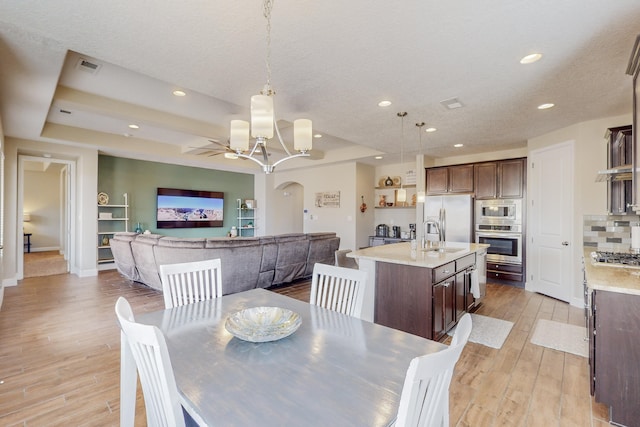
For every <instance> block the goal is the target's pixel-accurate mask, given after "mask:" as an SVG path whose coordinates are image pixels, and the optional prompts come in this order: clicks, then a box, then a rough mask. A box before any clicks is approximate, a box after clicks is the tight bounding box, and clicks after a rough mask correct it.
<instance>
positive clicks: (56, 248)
mask: <svg viewBox="0 0 640 427" xmlns="http://www.w3.org/2000/svg"><path fill="white" fill-rule="evenodd" d="M59 250H60V246H49V247H47V246H44V247H38V248H34V247H33V246H31V252H49V251H59Z"/></svg>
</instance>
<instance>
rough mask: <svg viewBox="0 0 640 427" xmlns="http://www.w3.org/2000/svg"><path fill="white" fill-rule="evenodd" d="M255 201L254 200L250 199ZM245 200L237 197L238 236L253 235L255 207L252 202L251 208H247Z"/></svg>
mask: <svg viewBox="0 0 640 427" xmlns="http://www.w3.org/2000/svg"><path fill="white" fill-rule="evenodd" d="M252 202H253V203H255V201H252ZM246 206H247V201H246V200H242V199H237V209H238V225H237V227H238V237H253V236H255V229H256V227H255V224H256V210H257V209H256V207H255V205H254V204H252V208H248V207H246Z"/></svg>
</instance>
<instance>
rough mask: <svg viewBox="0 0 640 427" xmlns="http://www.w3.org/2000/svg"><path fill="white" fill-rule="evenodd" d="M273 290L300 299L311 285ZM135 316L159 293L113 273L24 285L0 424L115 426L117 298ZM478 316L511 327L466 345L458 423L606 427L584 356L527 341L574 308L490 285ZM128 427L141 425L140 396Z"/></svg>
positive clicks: (8, 325)
mask: <svg viewBox="0 0 640 427" xmlns="http://www.w3.org/2000/svg"><path fill="white" fill-rule="evenodd" d="M276 291H277V292H280V293H283V294H287V295H289V296H291V297H294V298H299V299H302V300H308V298H309V282H303V283H301V284H297V285H294V286H292V287H287V288H279V289H276ZM121 295H122V296H125V297H126V298H127V299H128V300H129V301H130V302H131V305H132V306H133V309H134V312H135V313H142V312H148V311H153V310H158V309H161V308H163V300H162V295H161V294H160V293H159V292H157V291H154V290H152V289H150V288H147V287H145V286H143V285H139V284H131V283H129V282H128V281H126V280H124V279H122V278H121V277H120V275H119V274H118V273H116V272H114V271H109V272H101V273H100V274H99V275H98V277H89V278H77V277H75V276H71V275H68V274H63V275H57V276H49V277H37V278H31V279H25V280H23V281H22V282H21V283H20V285H19V286H17V287H11V288H7V289H5V297H4V304H3V307H2V310H1V311H0V381H2V383H1V384H0V425H2V426H43V425H46V426H103V425H104V426H108V425H112V426H117V425H119V422H118V421H119V369H120V335H119V329H118V326H117V324H116V320H115V314H114V311H113V309H114V304H115V301H116V299H117V297H118V296H121ZM478 313H479V314H483V315H488V316H492V317H497V318H501V319H506V320H510V321H512V322H514V323H515V325H514V328H513V329H512V331H511V333H510V335H509V337H508V339H507V341H506V342H505V345H504V346H503V347H502V348H501V349H500V350H495V349H492V348H489V347H485V346H482V345H479V344H474V343H469V344H468V345H467V347H466V348H465V350H464V352H463V354H462V356H461V359H460V361H459V362H458V364H457V366H456V371H455V375H454V378H453V381H452V385H451V424H452V425H456V426H474V427H475V426H545V427H547V426H561V427H564V426H594V427H596V426H604V425H607V422H606V421H605V419H607V410H606V408H605V407H603V406H602V405H600V404H597V403H595V402H594V401H593V399H592V398H591V397H590V396H589V385H588V381H587V375H588V363H587V359H585V358H581V357H578V356H573V355H571V354H565V353H562V352H558V351H555V350H551V349H547V348H543V347H539V346H536V345H533V344H531V343H530V342H529V339H530V335H531V333H532V332H533V328H534V325H535V321H536V320H537V319H552V320H556V321H561V322H567V323H571V324H576V325H582V324H583V323H582V322H583V318H582V311H581V310H579V309H576V308H572V307H569V306H568V305H567V304H565V303H561V302H558V301H556V300H553V299H551V298H548V297H544V296H541V295H538V294H533V293H530V292H526V291H524V290H522V289H517V288H513V287H508V286H500V285H488V289H487V297H486V298H485V303H484V304H483V306H482V307H481V308H480V310H479V311H478ZM138 395H139V398H138V408H137V411H136V413H137V417H136V425H137V426H144V425H146V422H145V417H144V407H143V400H142V397H141V393H140V392H139V393H138Z"/></svg>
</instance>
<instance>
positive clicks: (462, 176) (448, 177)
mask: <svg viewBox="0 0 640 427" xmlns="http://www.w3.org/2000/svg"><path fill="white" fill-rule="evenodd" d="M450 193H473V164H469V165H459V166H446V167H438V168H428V169H427V195H428V196H431V195H437V194H450Z"/></svg>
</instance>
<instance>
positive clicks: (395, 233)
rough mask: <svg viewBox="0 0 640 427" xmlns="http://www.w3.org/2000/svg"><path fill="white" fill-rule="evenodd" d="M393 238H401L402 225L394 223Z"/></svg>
mask: <svg viewBox="0 0 640 427" xmlns="http://www.w3.org/2000/svg"><path fill="white" fill-rule="evenodd" d="M391 237H393V238H396V239H399V238H400V226H398V225H394V226H393V232H392V236H391Z"/></svg>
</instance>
